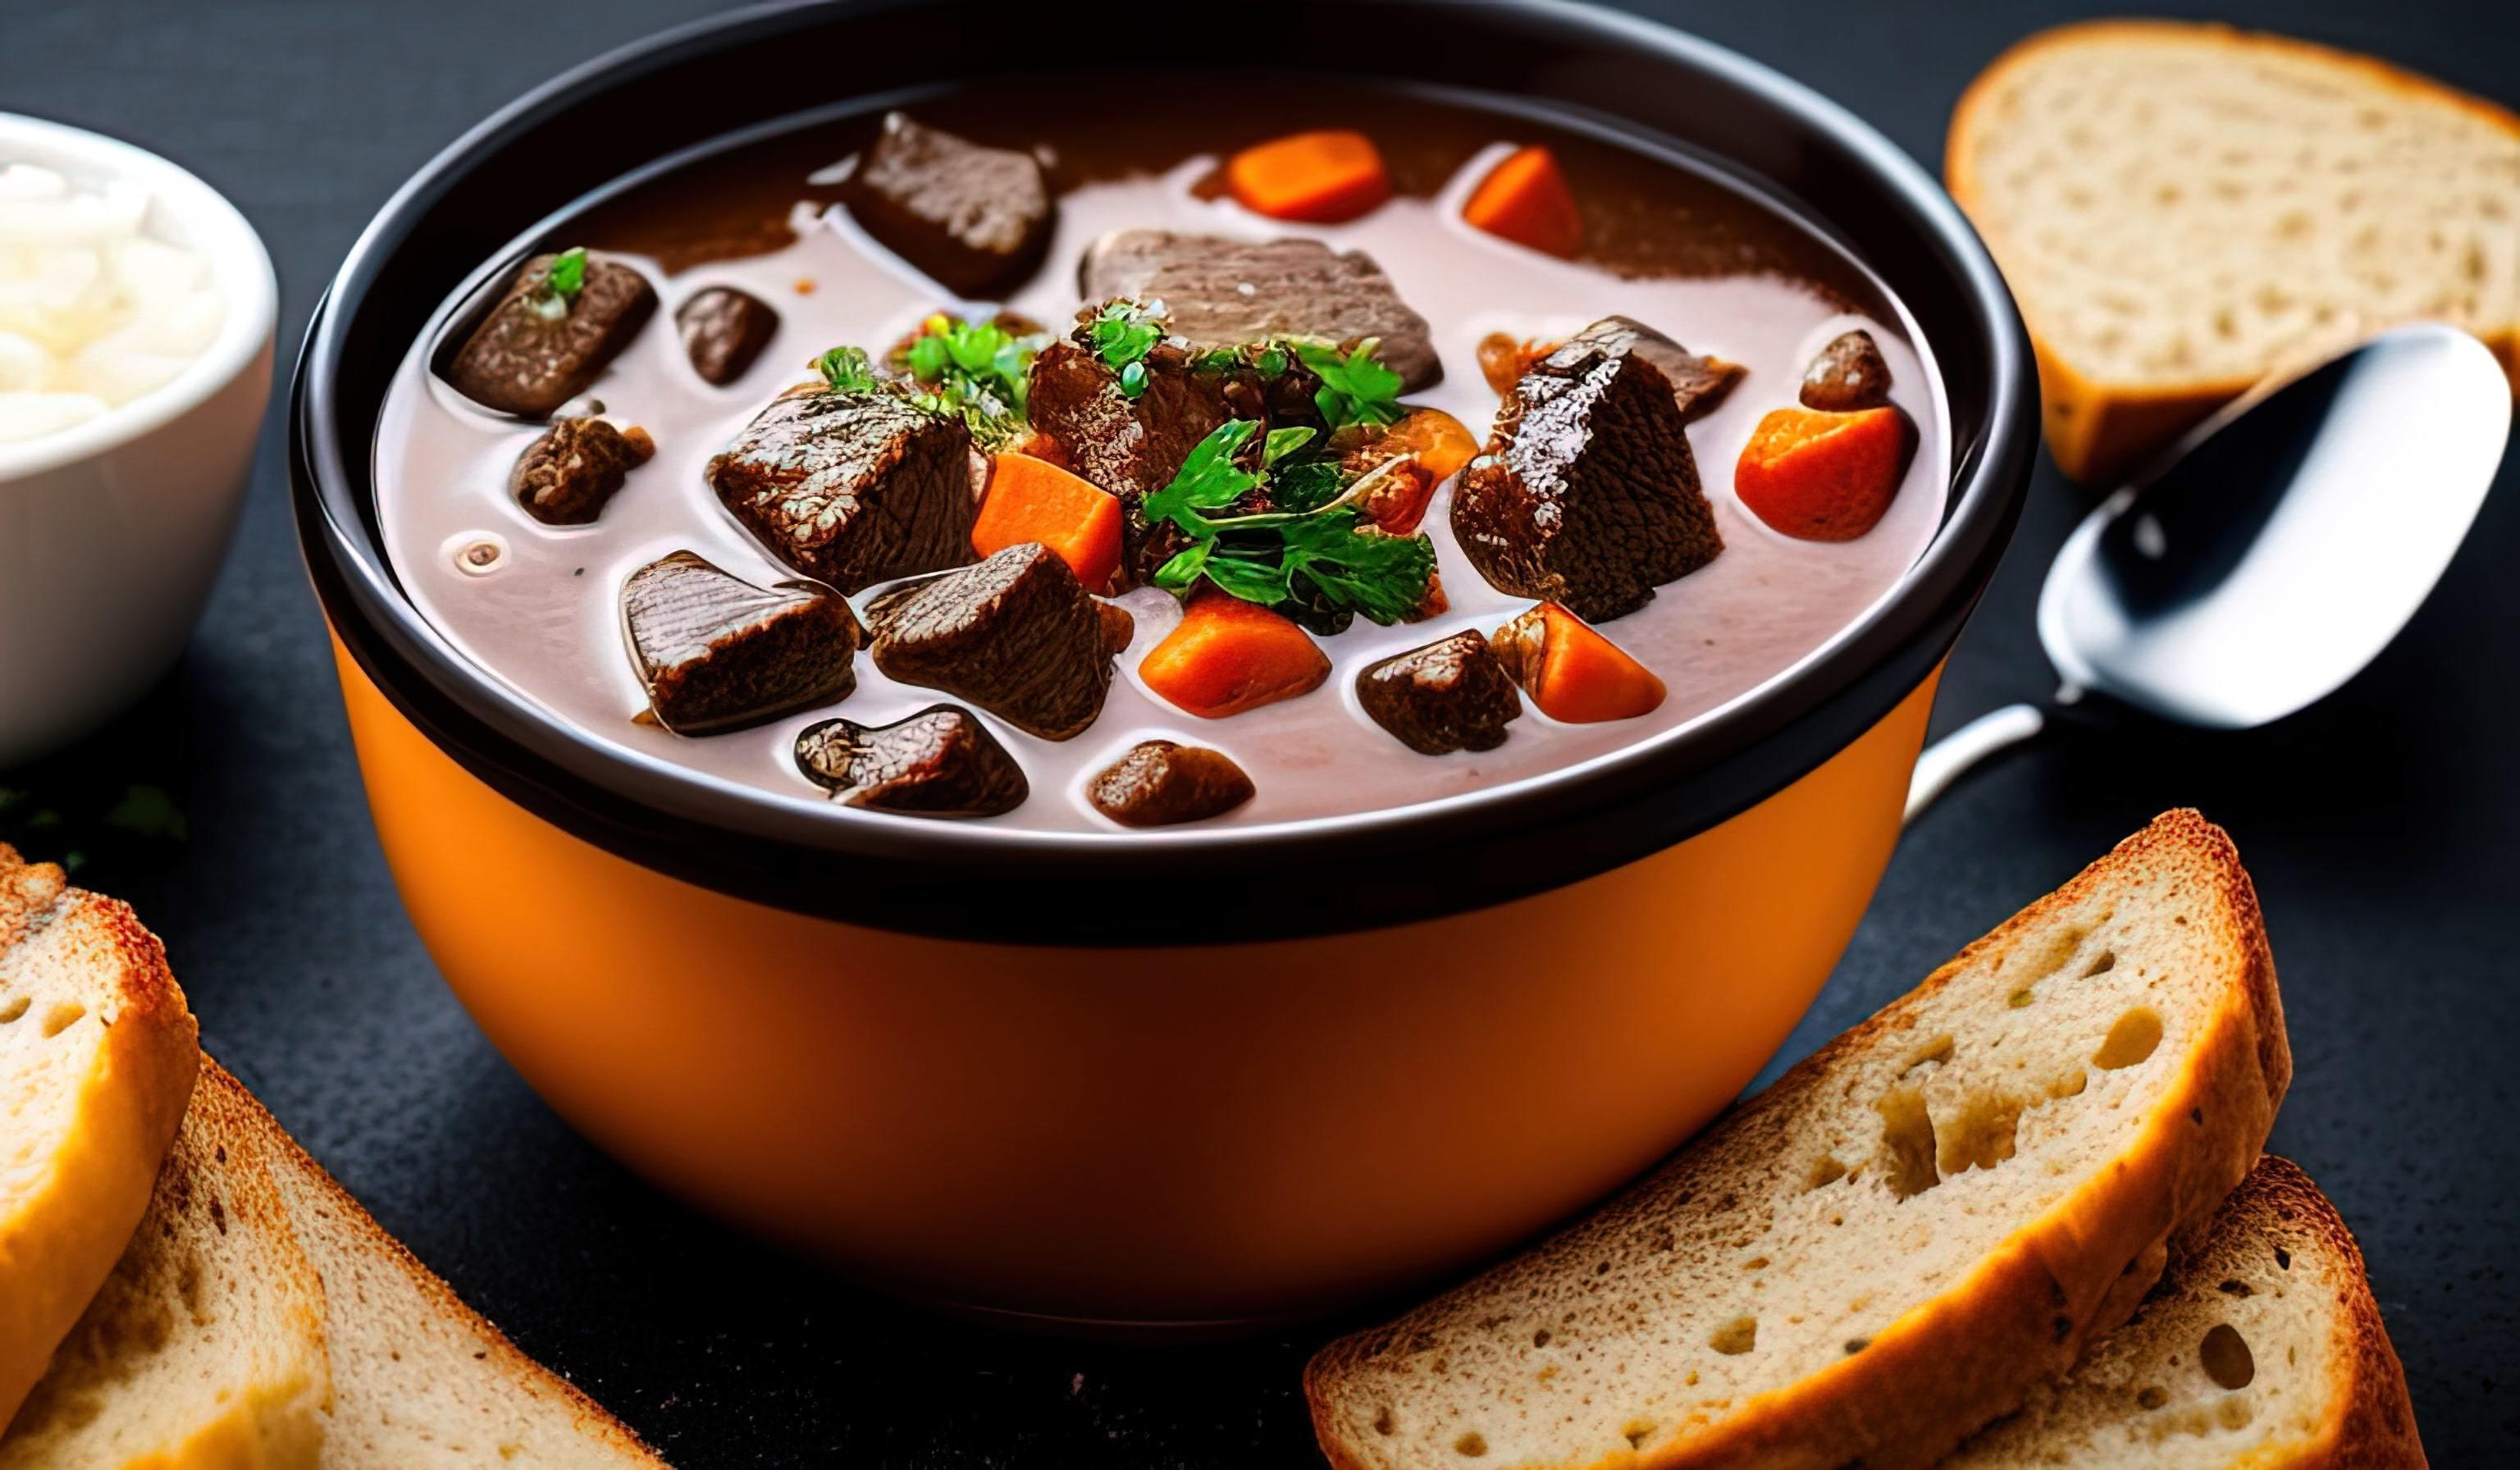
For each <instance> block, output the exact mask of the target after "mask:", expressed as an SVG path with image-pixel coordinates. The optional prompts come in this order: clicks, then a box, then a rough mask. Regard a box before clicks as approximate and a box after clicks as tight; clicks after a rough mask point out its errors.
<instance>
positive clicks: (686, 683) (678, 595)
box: [621, 552, 861, 735]
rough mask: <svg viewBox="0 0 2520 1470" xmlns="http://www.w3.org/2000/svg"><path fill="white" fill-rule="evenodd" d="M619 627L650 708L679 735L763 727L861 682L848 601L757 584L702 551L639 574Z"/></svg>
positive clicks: (625, 593) (625, 592)
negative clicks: (721, 565)
mask: <svg viewBox="0 0 2520 1470" xmlns="http://www.w3.org/2000/svg"><path fill="white" fill-rule="evenodd" d="M621 626H622V630H623V632H624V633H625V634H626V635H627V636H628V638H629V642H630V661H631V663H632V664H633V666H635V667H636V668H637V669H638V671H639V682H640V683H641V684H642V685H644V686H646V687H647V690H648V703H649V707H650V708H651V709H652V711H654V713H655V716H656V722H657V723H658V724H660V725H662V726H664V727H665V728H666V729H667V730H670V731H672V732H674V733H675V734H676V735H705V734H709V733H711V732H715V731H721V730H735V729H739V728H741V727H742V726H746V725H757V724H759V723H760V722H762V721H764V720H767V719H770V718H772V717H773V716H777V715H783V714H786V713H787V711H789V710H791V709H803V708H805V707H806V706H808V705H814V704H829V703H831V702H832V701H833V700H837V699H844V698H846V697H848V694H849V691H850V690H853V689H855V688H856V687H857V670H856V667H855V666H854V664H853V663H852V662H851V660H852V658H853V657H854V656H855V654H856V652H857V647H858V643H859V638H860V631H861V630H860V629H859V627H858V620H857V617H856V615H855V614H853V613H851V612H850V611H849V604H848V602H847V601H846V600H844V599H842V598H841V597H840V596H839V595H838V594H836V593H834V592H832V590H831V589H830V588H827V587H818V586H814V585H811V584H808V583H793V582H791V583H788V584H786V585H784V586H780V587H755V586H754V585H752V584H751V583H749V582H746V581H745V580H743V579H742V577H739V576H737V575H735V574H734V573H733V572H730V571H726V570H724V569H722V568H720V567H718V566H717V565H715V564H714V563H712V562H710V561H709V560H708V559H707V558H705V557H701V556H700V555H699V554H697V552H675V553H673V554H672V555H670V556H667V557H662V558H660V559H658V560H655V561H651V562H649V563H648V564H647V565H645V566H643V567H641V568H639V569H638V570H637V571H634V572H632V573H631V574H630V578H629V580H628V581H626V582H624V583H623V584H622V585H621Z"/></svg>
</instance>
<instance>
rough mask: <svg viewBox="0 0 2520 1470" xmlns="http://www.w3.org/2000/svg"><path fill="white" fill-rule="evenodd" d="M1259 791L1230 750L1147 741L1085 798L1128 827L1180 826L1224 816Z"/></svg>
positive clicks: (1098, 779)
mask: <svg viewBox="0 0 2520 1470" xmlns="http://www.w3.org/2000/svg"><path fill="white" fill-rule="evenodd" d="M1256 790H1257V788H1256V787H1254V786H1253V785H1252V784H1251V778H1250V777H1248V776H1246V775H1244V774H1243V771H1242V768H1241V767H1240V766H1238V765H1236V764H1234V759H1233V757H1231V756H1229V755H1227V754H1226V753H1225V752H1224V751H1221V750H1210V749H1208V748H1207V747H1206V746H1204V745H1177V744H1175V743H1173V742H1172V741H1170V740H1141V741H1139V742H1138V743H1137V744H1135V745H1132V746H1130V747H1129V751H1128V753H1127V754H1126V755H1123V756H1121V757H1120V758H1119V759H1118V760H1116V761H1113V762H1112V763H1111V764H1110V765H1108V766H1105V767H1103V768H1102V770H1101V771H1099V772H1097V773H1096V774H1095V777H1094V780H1092V781H1091V782H1090V783H1088V784H1087V786H1086V787H1085V799H1086V800H1088V801H1091V802H1092V803H1094V810H1096V811H1098V812H1100V813H1102V815H1103V816H1105V817H1108V818H1110V819H1111V820H1112V821H1113V822H1116V823H1118V824H1121V825H1122V826H1177V825H1179V824H1182V823H1185V822H1205V821H1206V820H1207V819H1209V818H1210V817H1221V816H1223V815H1224V814H1226V813H1227V812H1231V811H1233V810H1234V809H1235V808H1236V807H1238V806H1240V805H1242V804H1243V803H1244V802H1246V801H1249V800H1250V799H1251V797H1252V795H1253V794H1254V792H1255V791H1256Z"/></svg>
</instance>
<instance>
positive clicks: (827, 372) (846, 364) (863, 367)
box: [807, 347, 883, 393]
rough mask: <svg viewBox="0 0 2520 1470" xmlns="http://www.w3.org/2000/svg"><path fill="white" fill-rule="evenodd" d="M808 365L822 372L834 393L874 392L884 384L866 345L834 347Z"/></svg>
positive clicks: (824, 379)
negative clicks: (876, 372) (867, 353)
mask: <svg viewBox="0 0 2520 1470" xmlns="http://www.w3.org/2000/svg"><path fill="white" fill-rule="evenodd" d="M807 366H808V367H811V368H812V369H813V370H814V371H815V372H817V373H820V374H822V375H823V381H825V382H826V383H829V384H831V388H832V392H834V393H872V392H876V391H877V390H878V389H880V388H881V387H882V386H883V379H880V378H877V377H876V376H875V364H873V363H871V362H869V361H867V355H866V349H865V348H864V347H833V348H832V350H831V351H829V352H826V353H824V354H823V355H822V356H820V357H818V358H816V359H814V360H813V361H812V362H811V363H809V364H807Z"/></svg>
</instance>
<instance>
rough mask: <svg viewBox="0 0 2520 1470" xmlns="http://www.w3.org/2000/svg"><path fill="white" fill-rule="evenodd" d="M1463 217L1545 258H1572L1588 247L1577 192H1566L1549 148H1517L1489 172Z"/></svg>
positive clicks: (1564, 184)
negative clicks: (1577, 201) (1553, 256)
mask: <svg viewBox="0 0 2520 1470" xmlns="http://www.w3.org/2000/svg"><path fill="white" fill-rule="evenodd" d="M1462 217H1463V219H1466V220H1468V221H1469V222H1470V223H1471V224H1474V225H1476V226H1478V227H1479V228H1480V229H1482V230H1485V231H1487V232H1488V233H1489V234H1490V235H1495V236H1499V237H1502V238H1504V239H1506V240H1510V241H1512V242H1513V243H1514V244H1515V245H1528V246H1530V247H1531V248H1532V249H1535V250H1538V251H1541V252H1542V253H1543V254H1548V255H1555V256H1558V257H1560V258H1563V259H1572V258H1574V256H1575V255H1576V253H1577V252H1579V251H1581V250H1582V249H1583V248H1584V216H1583V214H1582V213H1581V212H1579V211H1578V210H1577V209H1576V207H1575V191H1574V190H1572V189H1569V188H1568V187H1566V175H1565V174H1564V173H1562V172H1560V171H1559V169H1558V167H1557V156H1556V155H1555V154H1553V153H1551V152H1550V151H1549V150H1547V149H1545V148H1537V147H1535V148H1525V149H1517V150H1515V151H1514V152H1513V153H1512V154H1510V155H1508V156H1507V157H1506V160H1505V161H1504V162H1502V163H1499V164H1498V165H1497V166H1496V167H1494V168H1492V169H1489V170H1488V176H1487V177H1486V178H1484V179H1481V180H1479V187H1478V188H1476V189H1474V190H1472V191H1471V192H1470V201H1469V202H1468V203H1466V204H1464V205H1463V206H1462Z"/></svg>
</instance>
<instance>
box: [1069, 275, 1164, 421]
mask: <svg viewBox="0 0 2520 1470" xmlns="http://www.w3.org/2000/svg"><path fill="white" fill-rule="evenodd" d="M1165 315H1166V313H1165V310H1164V303H1163V302H1161V301H1146V302H1139V301H1132V300H1130V299H1128V298H1127V297H1125V296H1124V297H1122V298H1120V299H1118V300H1115V301H1105V302H1103V303H1102V310H1101V311H1099V312H1096V313H1095V315H1094V320H1093V321H1092V322H1090V323H1088V324H1087V336H1088V337H1089V339H1091V340H1092V342H1093V344H1094V355H1095V356H1097V357H1099V358H1101V359H1102V365H1103V366H1104V367H1106V368H1109V369H1110V370H1111V371H1112V372H1114V373H1117V374H1119V375H1120V391H1121V392H1123V393H1126V394H1128V395H1129V396H1130V397H1132V398H1135V397H1137V396H1138V395H1139V394H1140V393H1143V392H1145V391H1146V390H1147V370H1146V367H1145V363H1146V360H1147V354H1148V353H1149V352H1152V351H1154V350H1155V344H1156V343H1157V342H1160V341H1162V340H1163V339H1164V317H1165ZM1133 367H1134V368H1136V369H1137V370H1138V371H1137V372H1136V373H1135V374H1134V375H1133V374H1131V373H1130V372H1129V369H1131V368H1133ZM1133 379H1134V381H1135V383H1136V386H1135V387H1132V386H1131V385H1130V384H1131V382H1132V380H1133Z"/></svg>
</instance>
